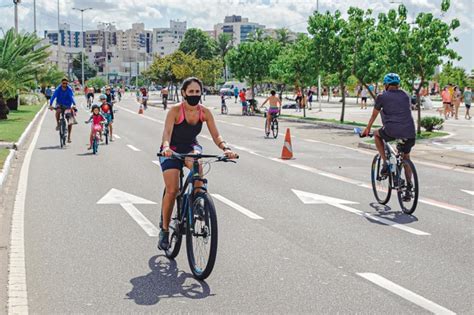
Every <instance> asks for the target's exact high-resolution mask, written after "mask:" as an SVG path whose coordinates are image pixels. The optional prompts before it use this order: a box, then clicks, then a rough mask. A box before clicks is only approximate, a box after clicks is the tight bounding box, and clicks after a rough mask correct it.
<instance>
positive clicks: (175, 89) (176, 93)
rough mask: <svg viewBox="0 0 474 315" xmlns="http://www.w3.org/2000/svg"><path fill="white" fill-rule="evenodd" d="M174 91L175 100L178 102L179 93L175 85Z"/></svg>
mask: <svg viewBox="0 0 474 315" xmlns="http://www.w3.org/2000/svg"><path fill="white" fill-rule="evenodd" d="M174 93H175V95H176V102H178V103H179V93H178V86H177V85H175V86H174Z"/></svg>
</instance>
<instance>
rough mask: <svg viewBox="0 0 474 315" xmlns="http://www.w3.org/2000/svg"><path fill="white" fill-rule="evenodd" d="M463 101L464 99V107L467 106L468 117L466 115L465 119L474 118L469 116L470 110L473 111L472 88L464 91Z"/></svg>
mask: <svg viewBox="0 0 474 315" xmlns="http://www.w3.org/2000/svg"><path fill="white" fill-rule="evenodd" d="M463 99H464V105H465V106H466V115H464V118H466V119H471V118H472V117H471V115H470V114H469V110H470V109H471V102H472V91H471V88H470V87H469V86H467V87H466V88H465V89H464V95H463Z"/></svg>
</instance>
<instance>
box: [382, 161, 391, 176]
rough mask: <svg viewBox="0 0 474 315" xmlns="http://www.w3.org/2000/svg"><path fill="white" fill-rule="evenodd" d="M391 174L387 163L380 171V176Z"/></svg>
mask: <svg viewBox="0 0 474 315" xmlns="http://www.w3.org/2000/svg"><path fill="white" fill-rule="evenodd" d="M389 173H390V167H389V166H388V163H387V162H385V163H383V166H382V170H381V171H380V175H382V176H388V174H389Z"/></svg>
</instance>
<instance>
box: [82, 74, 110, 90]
mask: <svg viewBox="0 0 474 315" xmlns="http://www.w3.org/2000/svg"><path fill="white" fill-rule="evenodd" d="M86 84H87V86H93V87H94V88H95V89H101V88H102V87H104V86H105V85H106V84H107V83H106V82H105V78H104V77H94V78H90V79H89V80H87V81H86Z"/></svg>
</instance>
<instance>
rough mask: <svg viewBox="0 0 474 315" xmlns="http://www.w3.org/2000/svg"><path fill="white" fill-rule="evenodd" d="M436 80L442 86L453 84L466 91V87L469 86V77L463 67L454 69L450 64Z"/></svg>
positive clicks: (445, 66)
mask: <svg viewBox="0 0 474 315" xmlns="http://www.w3.org/2000/svg"><path fill="white" fill-rule="evenodd" d="M434 79H435V80H436V81H438V83H439V85H440V86H446V85H448V84H449V83H452V84H454V85H457V86H459V87H460V88H461V89H464V87H466V86H467V85H469V77H468V75H467V73H466V70H464V68H462V67H454V66H453V64H452V63H450V62H448V63H446V64H445V65H444V66H443V70H442V71H441V73H439V74H437V75H436V76H435V77H434Z"/></svg>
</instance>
